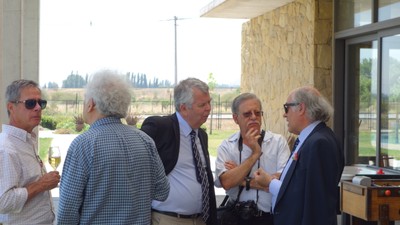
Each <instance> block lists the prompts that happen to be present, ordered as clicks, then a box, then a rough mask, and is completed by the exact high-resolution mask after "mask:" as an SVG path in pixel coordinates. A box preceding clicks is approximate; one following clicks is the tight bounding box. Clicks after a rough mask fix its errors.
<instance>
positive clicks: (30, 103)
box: [12, 99, 47, 109]
mask: <svg viewBox="0 0 400 225" xmlns="http://www.w3.org/2000/svg"><path fill="white" fill-rule="evenodd" d="M12 103H25V108H26V109H33V108H35V106H36V104H39V106H40V108H42V109H44V108H46V105H47V101H46V100H42V99H39V100H36V99H27V100H25V101H13V102H12Z"/></svg>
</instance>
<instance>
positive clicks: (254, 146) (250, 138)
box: [243, 128, 261, 156]
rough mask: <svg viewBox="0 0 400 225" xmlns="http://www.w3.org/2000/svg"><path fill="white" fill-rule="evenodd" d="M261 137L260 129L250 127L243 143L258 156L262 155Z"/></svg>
mask: <svg viewBox="0 0 400 225" xmlns="http://www.w3.org/2000/svg"><path fill="white" fill-rule="evenodd" d="M260 137H261V135H260V131H259V130H257V129H254V128H250V129H249V130H248V131H247V132H246V134H245V135H244V137H243V143H244V144H246V145H247V146H248V147H249V148H250V149H251V150H252V151H253V154H256V155H257V156H259V155H261V147H260V145H259V144H258V139H260Z"/></svg>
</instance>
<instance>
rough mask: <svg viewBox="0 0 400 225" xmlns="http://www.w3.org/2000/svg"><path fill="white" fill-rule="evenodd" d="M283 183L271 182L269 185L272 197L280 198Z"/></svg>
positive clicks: (274, 180) (278, 181) (276, 180)
mask: <svg viewBox="0 0 400 225" xmlns="http://www.w3.org/2000/svg"><path fill="white" fill-rule="evenodd" d="M281 185H282V182H281V181H280V180H278V179H273V180H271V183H270V184H269V192H270V193H271V194H272V195H275V196H278V193H279V189H281Z"/></svg>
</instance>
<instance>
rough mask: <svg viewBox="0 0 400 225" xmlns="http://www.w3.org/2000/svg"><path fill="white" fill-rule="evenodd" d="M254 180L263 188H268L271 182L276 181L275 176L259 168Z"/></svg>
mask: <svg viewBox="0 0 400 225" xmlns="http://www.w3.org/2000/svg"><path fill="white" fill-rule="evenodd" d="M253 175H254V180H255V181H256V182H257V184H258V185H260V186H261V187H263V188H268V187H269V184H270V183H271V181H272V180H273V179H274V176H272V175H270V174H268V173H267V172H265V170H263V169H262V168H258V170H257V171H255V172H254V174H253Z"/></svg>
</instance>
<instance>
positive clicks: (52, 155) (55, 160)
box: [49, 146, 61, 170]
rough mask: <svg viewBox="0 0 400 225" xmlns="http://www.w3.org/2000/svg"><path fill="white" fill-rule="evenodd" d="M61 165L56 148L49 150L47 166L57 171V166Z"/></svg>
mask: <svg viewBox="0 0 400 225" xmlns="http://www.w3.org/2000/svg"><path fill="white" fill-rule="evenodd" d="M60 163H61V152H60V148H59V147H57V146H52V147H50V148H49V164H50V166H51V167H53V169H54V170H57V167H58V165H60Z"/></svg>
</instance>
